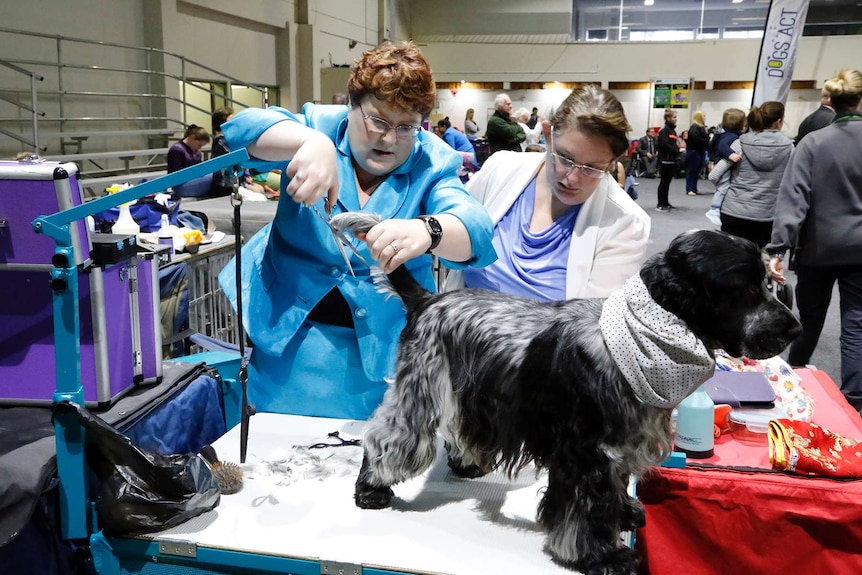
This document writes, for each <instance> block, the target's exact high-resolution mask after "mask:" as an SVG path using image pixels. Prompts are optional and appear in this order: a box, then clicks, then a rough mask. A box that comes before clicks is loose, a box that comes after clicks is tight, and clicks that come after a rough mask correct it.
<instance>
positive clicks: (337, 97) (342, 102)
mask: <svg viewBox="0 0 862 575" xmlns="http://www.w3.org/2000/svg"><path fill="white" fill-rule="evenodd" d="M332 103H333V104H334V105H336V106H346V105H347V94H345V93H344V92H336V93H335V94H333V95H332Z"/></svg>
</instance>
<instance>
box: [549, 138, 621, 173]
mask: <svg viewBox="0 0 862 575" xmlns="http://www.w3.org/2000/svg"><path fill="white" fill-rule="evenodd" d="M549 153H550V154H551V156H553V158H554V162H556V164H557V169H558V170H559V171H561V172H563V178H568V177H569V174H571V173H572V170H574V169H575V168H577V169H578V172H579V173H580V174H581V175H582V176H586V177H587V178H593V179H595V180H597V179H599V178H601V177H602V176H604V175H605V172H606V171H607V170H602V169H600V168H594V167H592V166H587V165H584V164H579V163H577V162H575V161H574V160H570V159H569V158H566V157H565V156H561V155H560V154H558V153H557V152H556V151H555V148H554V129H553V128H551V147H550V152H549Z"/></svg>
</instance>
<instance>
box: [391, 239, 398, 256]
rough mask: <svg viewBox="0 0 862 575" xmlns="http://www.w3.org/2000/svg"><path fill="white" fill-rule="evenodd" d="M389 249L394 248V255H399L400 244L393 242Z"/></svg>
mask: <svg viewBox="0 0 862 575" xmlns="http://www.w3.org/2000/svg"><path fill="white" fill-rule="evenodd" d="M389 247H390V248H392V253H393V254H397V253H398V244H396V243H395V242H392V243H391V244H389Z"/></svg>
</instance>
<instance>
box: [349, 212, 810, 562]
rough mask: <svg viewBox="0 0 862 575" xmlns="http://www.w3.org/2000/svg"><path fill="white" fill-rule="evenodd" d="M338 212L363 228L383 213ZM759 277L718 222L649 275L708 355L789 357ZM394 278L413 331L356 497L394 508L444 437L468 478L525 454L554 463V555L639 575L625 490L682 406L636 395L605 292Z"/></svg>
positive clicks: (549, 466) (547, 520) (792, 332)
mask: <svg viewBox="0 0 862 575" xmlns="http://www.w3.org/2000/svg"><path fill="white" fill-rule="evenodd" d="M333 222H334V223H335V224H336V225H338V226H340V227H342V228H344V229H350V230H353V231H356V232H362V231H366V230H367V229H369V228H370V227H371V226H372V225H373V224H374V223H375V222H376V219H374V217H373V216H371V217H369V216H367V215H366V214H361V213H350V214H344V215H340V216H337V217H336V218H334V219H333ZM764 274H765V268H764V265H763V262H762V260H761V258H760V254H759V252H758V250H757V248H756V246H755V245H754V244H753V243H751V242H749V241H747V240H742V239H739V238H734V237H732V236H729V235H726V234H723V233H721V232H712V231H699V232H689V233H687V234H683V235H681V236H680V237H678V238H676V239H675V240H674V241H673V242H672V243H671V245H670V246H669V248H668V249H667V251H666V252H664V253H663V254H660V255H656V256H654V257H652V258H651V259H650V260H649V261H648V262H647V263H646V264H644V266H643V268H642V269H641V272H640V276H641V279H642V280H643V282H644V284H645V286H646V288H647V290H648V291H649V295H650V296H651V297H652V299H653V300H654V301H655V302H656V303H657V304H658V305H660V306H661V307H662V308H664V309H665V310H667V311H669V312H671V313H672V314H674V315H675V316H677V317H678V318H680V319H681V320H682V321H683V322H684V323H685V324H686V325H687V327H688V328H689V330H691V332H693V333H694V335H695V336H697V338H699V339H700V340H701V341H702V342H703V343H704V344H705V346H706V348H707V349H709V350H712V349H716V348H723V349H725V350H727V351H728V352H729V353H730V354H732V355H738V356H741V355H746V356H748V357H751V358H765V357H771V356H773V355H775V354H777V353H779V352H780V351H781V350H782V349H783V348H784V347H785V346H786V345H787V344H788V343H789V342H790V341H791V340H792V339H793V338H794V337H795V336H796V335H797V334H798V332H799V329H800V328H799V323H798V322H797V320H796V319H795V318H794V316H793V315H792V314H791V313H790V311H789V310H788V309H787V308H786V307H785V306H784V305H783V304H781V303H780V302H778V301H777V300H776V299H775V298H774V297H773V296H772V295H771V294H770V293H769V292H768V291H767V290H766V288H765V286H764ZM388 278H389V280H390V282H391V289H393V290H394V291H395V292H396V293H397V294H398V296H399V297H401V299H402V300H403V302H404V305H405V308H406V310H407V326H406V328H405V329H404V331H403V333H402V335H401V341H400V346H399V351H398V366H397V373H396V377H395V381H394V383H392V384H391V385H390V387H389V389H388V390H387V392H386V395H385V397H384V399H383V402H382V404H381V405H380V407H379V408H378V409H377V411H376V412H375V413H374V415H373V416H372V418H371V419H370V420H369V421H368V424H367V427H366V432H365V439H364V442H363V445H364V448H365V458H364V461H363V464H362V469H361V471H360V474H359V478H358V479H357V482H356V491H355V501H356V504H357V505H358V506H359V507H363V508H370V509H376V508H382V507H385V506H387V505H389V503H390V500H391V499H392V497H393V491H392V489H391V486H392V485H395V484H396V483H399V482H401V481H404V480H407V479H409V478H411V477H415V476H416V475H419V474H420V473H422V472H423V471H424V470H425V469H427V468H428V467H429V466H430V465H431V464H432V463H433V461H434V458H435V456H436V434H437V432H440V433H441V434H442V436H443V437H444V439H445V442H446V446H447V448H448V453H449V466H450V467H451V469H452V470H453V471H454V472H455V473H456V474H457V475H459V476H462V477H479V476H481V475H483V474H485V473H488V472H490V471H492V470H494V469H503V470H505V471H506V472H508V473H509V474H510V475H511V474H514V473H517V472H518V471H519V470H520V469H522V468H523V467H524V466H525V465H527V464H528V463H530V462H532V463H534V464H535V465H536V466H537V467H539V468H543V469H545V470H546V471H547V474H548V487H547V490H546V491H545V492H544V495H543V497H542V500H541V502H540V504H539V509H538V521H539V524H540V525H541V526H542V527H543V528H544V529H545V531H546V532H547V539H546V551H547V552H548V553H549V554H550V555H551V556H552V557H553V559H554V560H555V561H557V562H558V563H560V564H562V565H564V566H566V567H570V568H573V569H578V570H581V571H584V572H585V573H588V574H591V575H593V574H625V575H629V574H632V573H634V572H635V569H636V566H637V556H636V554H635V552H634V551H633V550H631V549H629V548H627V547H625V546H623V545H622V544H621V543H620V533H621V531H626V530H630V529H633V528H636V527H639V526H642V525H643V523H644V513H643V508H642V506H641V505H640V504H639V503H638V502H637V501H636V500H634V499H632V498H631V497H629V495H628V494H627V485H628V481H629V478H630V477H632V476H640V475H642V474H643V473H644V472H645V471H646V470H647V469H648V468H649V467H650V466H653V465H655V464H657V463H659V462H660V461H661V460H662V459H663V458H664V457H665V456H666V454H667V453H668V452H669V448H670V441H671V437H670V429H669V420H670V411H671V408H670V407H665V408H658V407H653V406H652V405H648V404H647V403H644V402H643V401H641V400H640V399H639V398H638V397H637V396H636V394H635V393H634V392H633V390H632V386H631V385H630V384H629V383H628V382H627V381H626V379H625V377H624V376H623V374H622V373H621V371H620V369H619V367H618V366H617V365H616V363H615V362H614V360H613V358H612V357H611V355H610V353H609V349H608V347H607V345H606V344H605V341H604V339H603V336H602V332H601V330H600V327H599V318H600V316H601V313H602V305H603V300H599V299H588V300H569V301H564V302H553V303H547V302H538V301H533V300H530V299H524V298H519V297H512V296H509V295H504V294H500V293H497V292H492V291H485V290H460V291H455V292H449V293H443V294H431V293H428V292H427V291H425V290H424V289H422V288H421V287H420V286H419V285H418V284H417V282H416V281H415V280H414V279H413V278H412V276H411V275H410V274H409V272H407V271H406V270H405V268H404V267H403V266H402V267H400V268H398V269H397V270H395V271H394V272H393V273H391V274H389V276H388ZM695 377H699V376H695ZM694 383H695V384H696V383H697V381H695V382H694Z"/></svg>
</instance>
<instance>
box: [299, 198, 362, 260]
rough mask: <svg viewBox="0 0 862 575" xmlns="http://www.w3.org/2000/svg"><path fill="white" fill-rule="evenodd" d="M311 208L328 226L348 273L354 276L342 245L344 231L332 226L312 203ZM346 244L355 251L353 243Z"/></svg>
mask: <svg viewBox="0 0 862 575" xmlns="http://www.w3.org/2000/svg"><path fill="white" fill-rule="evenodd" d="M311 209H312V210H314V213H315V214H317V217H318V218H320V219H321V220H323V223H325V224H326V227H328V228H329V231H330V232H331V233H332V238H333V239H334V240H335V245H336V246H337V247H338V253H340V254H341V259H343V260H344V265H346V266H347V271H349V272H350V275H352V276H353V277H356V273H355V272H354V271H353V265H351V263H350V256H348V255H347V252H346V251H345V249H344V245H345V244H344V239H345V238H344V233H343V232H342V231H341V230H339V229H338V228H336V227H335V226H333V225H332V222H331V221H330V220H329V218H327V217H326V216H324V215H323V214H322V213H321V212H320V210H318V209H317V206H315V205H314V204H312V205H311ZM347 245H349V246H350V249H351V250H353V252H354V253H356V248H354V247H353V244H351V243H350V242H348V243H347ZM359 257H360V258H361V257H362V256H359ZM362 261H363V263H364V262H365V260H364V259H363V260H362ZM366 265H367V264H366Z"/></svg>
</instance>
